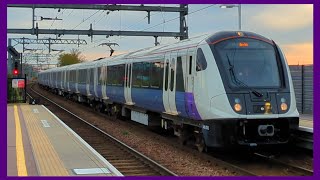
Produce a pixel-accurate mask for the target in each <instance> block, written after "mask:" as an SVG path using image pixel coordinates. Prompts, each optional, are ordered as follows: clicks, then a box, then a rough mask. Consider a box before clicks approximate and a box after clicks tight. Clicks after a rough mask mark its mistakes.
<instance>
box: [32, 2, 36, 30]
mask: <svg viewBox="0 0 320 180" xmlns="http://www.w3.org/2000/svg"><path fill="white" fill-rule="evenodd" d="M34 33H35V32H34V5H33V7H32V35H33V34H34Z"/></svg>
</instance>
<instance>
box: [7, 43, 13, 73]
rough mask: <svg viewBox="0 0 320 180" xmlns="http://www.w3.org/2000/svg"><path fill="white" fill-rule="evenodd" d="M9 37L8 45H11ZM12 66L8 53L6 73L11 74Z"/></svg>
mask: <svg viewBox="0 0 320 180" xmlns="http://www.w3.org/2000/svg"><path fill="white" fill-rule="evenodd" d="M11 41H12V40H11V38H9V39H8V46H11V43H12V42H11ZM12 66H13V59H12V57H11V55H10V54H9V53H8V74H12V69H13V68H12Z"/></svg>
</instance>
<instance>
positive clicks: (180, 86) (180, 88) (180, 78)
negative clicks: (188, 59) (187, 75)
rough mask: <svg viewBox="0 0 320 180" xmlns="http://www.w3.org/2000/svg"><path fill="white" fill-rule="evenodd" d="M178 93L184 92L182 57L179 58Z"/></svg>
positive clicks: (177, 73)
mask: <svg viewBox="0 0 320 180" xmlns="http://www.w3.org/2000/svg"><path fill="white" fill-rule="evenodd" d="M176 91H180V92H184V91H185V90H184V79H183V70H182V60H181V57H178V58H177V72H176Z"/></svg>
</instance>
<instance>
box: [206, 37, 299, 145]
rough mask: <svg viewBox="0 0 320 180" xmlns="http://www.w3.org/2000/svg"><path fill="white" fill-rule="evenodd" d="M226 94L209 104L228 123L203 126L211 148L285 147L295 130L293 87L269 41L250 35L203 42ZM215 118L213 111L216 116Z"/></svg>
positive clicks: (208, 122) (220, 121)
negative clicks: (215, 66) (222, 114)
mask: <svg viewBox="0 0 320 180" xmlns="http://www.w3.org/2000/svg"><path fill="white" fill-rule="evenodd" d="M207 43H208V44H209V46H210V49H211V51H212V54H213V57H214V61H215V62H216V64H217V67H218V69H219V73H220V77H221V79H222V83H223V85H222V86H223V87H224V89H225V94H223V95H219V96H216V97H214V98H213V103H215V104H216V106H213V107H211V108H216V109H219V110H218V111H220V112H222V111H225V113H226V114H228V116H227V117H223V116H220V118H218V119H208V120H204V122H203V127H202V132H203V135H204V139H205V143H206V145H207V146H211V147H221V146H223V147H226V146H229V145H248V146H258V145H264V144H284V143H287V142H288V141H289V139H290V133H291V131H292V130H294V129H296V128H298V123H299V114H298V111H297V108H296V101H295V95H294V90H293V84H292V80H291V76H290V72H289V68H288V65H287V63H286V60H285V57H284V55H283V53H282V52H281V50H280V48H279V47H278V46H277V45H276V44H275V43H274V42H273V41H271V40H269V39H267V38H264V37H262V36H260V35H257V34H254V33H249V32H223V33H217V34H215V35H213V36H212V37H210V38H208V39H207ZM216 112H217V111H216Z"/></svg>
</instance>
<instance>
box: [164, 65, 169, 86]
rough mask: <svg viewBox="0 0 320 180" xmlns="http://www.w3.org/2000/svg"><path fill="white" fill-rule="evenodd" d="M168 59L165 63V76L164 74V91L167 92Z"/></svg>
mask: <svg viewBox="0 0 320 180" xmlns="http://www.w3.org/2000/svg"><path fill="white" fill-rule="evenodd" d="M168 61H169V59H167V63H166V74H165V81H164V83H165V84H164V90H165V91H167V90H168V76H169V63H168Z"/></svg>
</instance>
